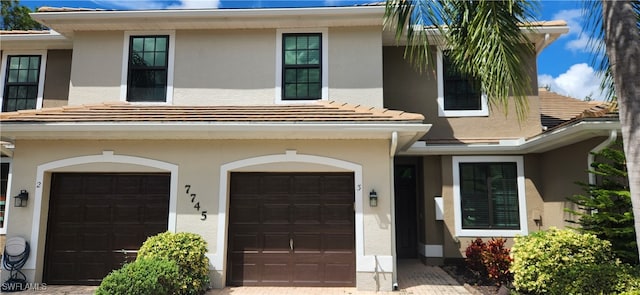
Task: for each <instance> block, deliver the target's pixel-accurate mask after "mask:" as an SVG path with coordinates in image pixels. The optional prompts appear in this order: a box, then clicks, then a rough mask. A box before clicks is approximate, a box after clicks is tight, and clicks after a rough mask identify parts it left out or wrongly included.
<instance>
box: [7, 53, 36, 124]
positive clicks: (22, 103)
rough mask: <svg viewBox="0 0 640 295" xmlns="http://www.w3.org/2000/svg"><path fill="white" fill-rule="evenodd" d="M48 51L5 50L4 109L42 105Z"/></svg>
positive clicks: (29, 108) (11, 110) (10, 109)
mask: <svg viewBox="0 0 640 295" xmlns="http://www.w3.org/2000/svg"><path fill="white" fill-rule="evenodd" d="M46 59H47V54H46V51H44V50H42V51H35V52H17V53H12V52H5V53H4V54H3V55H2V69H1V73H2V77H1V80H0V81H1V82H0V83H2V87H1V88H2V111H3V112H13V111H19V110H31V109H39V108H41V107H42V95H43V92H44V74H45V65H46Z"/></svg>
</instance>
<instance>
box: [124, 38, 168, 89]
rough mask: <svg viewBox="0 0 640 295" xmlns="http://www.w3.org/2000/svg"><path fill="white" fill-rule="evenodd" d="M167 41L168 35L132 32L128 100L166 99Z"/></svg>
mask: <svg viewBox="0 0 640 295" xmlns="http://www.w3.org/2000/svg"><path fill="white" fill-rule="evenodd" d="M168 41H169V36H131V40H130V41H129V45H130V49H129V75H128V81H127V100H128V101H132V102H134V101H149V102H164V101H166V99H167V65H168V61H169V60H168V54H167V53H168V51H169V42H168Z"/></svg>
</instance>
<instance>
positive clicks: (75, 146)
mask: <svg viewBox="0 0 640 295" xmlns="http://www.w3.org/2000/svg"><path fill="white" fill-rule="evenodd" d="M383 14H384V7H383V6H355V7H326V8H291V9H238V10H234V9H228V10H226V9H220V10H216V9H214V10H206V9H205V10H158V11H92V10H80V9H51V8H48V9H41V10H40V12H38V13H35V14H32V16H33V18H34V19H36V20H37V21H39V22H40V23H42V24H44V25H46V26H47V27H49V28H51V29H52V31H46V32H11V33H9V32H4V33H3V34H2V35H1V36H0V38H1V39H2V40H1V41H2V43H1V44H2V47H1V48H2V64H1V70H0V84H1V85H0V91H2V95H1V97H2V98H1V99H2V114H1V115H0V123H1V136H2V144H3V147H2V163H3V166H2V167H3V172H2V175H3V180H2V181H3V187H4V186H6V188H5V191H6V192H5V195H6V196H7V198H6V199H7V200H6V202H7V203H6V204H7V206H6V207H5V209H6V212H3V213H4V218H5V219H4V220H3V222H4V226H3V228H2V230H3V233H6V235H7V237H10V236H21V237H23V238H25V239H26V240H27V241H28V242H29V243H30V246H31V255H30V257H29V260H28V262H27V264H26V265H25V267H24V269H23V272H24V273H25V274H27V276H28V279H29V280H30V281H34V282H45V283H47V284H98V283H99V282H100V280H101V278H102V277H104V276H105V275H106V274H107V273H108V272H109V271H111V270H113V269H115V268H118V267H119V266H120V265H121V263H122V262H123V261H124V260H125V259H126V258H127V257H129V258H130V257H131V256H132V255H133V253H134V252H133V251H135V250H136V249H138V247H139V246H140V244H141V243H142V242H143V241H144V240H145V239H146V238H147V237H148V236H150V235H153V234H156V233H159V232H163V231H167V230H168V231H176V232H181V231H186V232H193V233H198V234H200V235H202V236H203V237H204V238H205V239H206V241H207V242H208V249H209V254H208V257H209V258H210V261H211V265H210V269H211V278H212V283H213V287H216V288H219V287H222V286H225V285H270V286H273V285H275V286H290V285H295V286H357V287H358V289H363V290H390V289H392V288H393V286H394V283H395V282H396V274H397V263H396V262H397V259H401V258H415V259H418V258H420V259H422V260H423V261H425V262H426V263H432V264H440V263H444V262H445V260H446V259H455V258H461V257H463V256H462V255H463V252H464V249H465V248H466V246H467V244H468V241H469V240H471V239H473V238H475V237H514V236H515V235H526V234H527V233H529V232H531V231H535V230H538V229H540V228H547V227H549V226H563V225H564V213H563V207H564V206H565V197H567V196H569V195H571V194H573V193H577V192H580V188H579V187H577V186H574V185H573V182H574V181H576V180H585V181H586V178H587V174H586V172H585V170H586V168H587V160H588V155H589V151H590V150H592V149H594V148H596V147H597V146H598V145H599V144H601V143H602V142H604V141H605V140H607V138H608V137H609V136H610V134H614V135H615V134H616V130H618V129H619V123H618V121H617V119H616V118H615V116H596V117H594V118H574V117H575V116H576V115H578V114H580V112H581V111H582V110H583V109H588V108H590V107H591V106H590V105H588V104H583V103H580V104H579V105H578V106H577V107H576V106H574V107H572V108H573V109H576V108H579V110H578V112H577V113H574V114H571V115H570V116H569V117H560V116H558V117H555V118H557V119H555V120H554V116H556V113H554V112H557V111H560V110H562V109H561V108H559V107H557V106H559V105H565V102H567V103H568V101H570V100H571V99H568V98H558V97H557V96H555V95H553V94H549V93H547V92H540V93H539V92H538V88H537V85H536V84H535V80H536V79H535V76H536V72H537V71H536V62H535V61H536V56H531V57H530V62H529V63H527V64H525V65H523V66H526V67H528V68H530V71H531V76H532V79H531V80H532V81H534V82H532V85H531V93H530V96H529V106H530V112H529V113H528V117H527V118H526V119H525V120H524V121H522V122H519V121H518V120H517V118H515V117H514V116H513V115H512V114H514V112H510V113H509V114H510V115H508V116H505V113H504V112H503V111H502V110H499V109H490V108H489V107H488V105H487V98H486V96H484V95H483V94H482V93H477V92H474V91H472V90H473V89H472V88H469V87H465V86H464V85H466V84H468V82H469V81H466V80H465V79H462V78H461V77H457V76H455V74H447V75H444V74H443V73H448V72H450V71H447V70H446V69H447V67H450V65H449V64H448V63H447V59H446V55H443V54H442V52H438V53H437V54H436V55H437V56H436V60H437V67H436V69H435V70H434V71H433V72H432V73H431V72H430V73H428V74H419V73H417V72H416V71H415V70H414V69H413V68H412V67H411V66H410V65H409V64H408V63H407V62H406V61H405V60H404V59H403V47H402V44H400V45H398V44H396V42H395V40H394V39H393V36H392V34H391V33H389V32H385V31H383V27H382V18H383ZM532 28H533V32H531V33H528V34H529V37H530V39H531V41H532V42H534V43H535V45H536V48H537V50H538V52H539V51H540V50H542V49H543V48H544V47H545V46H547V45H548V44H549V43H550V42H552V41H553V40H555V39H556V38H558V37H559V36H560V35H561V34H563V33H565V32H567V30H568V28H567V26H566V24H564V23H563V22H544V23H539V24H533V25H532ZM451 72H455V71H451ZM465 83H466V84H465ZM543 93H546V94H545V95H546V96H548V98H547V99H546V100H545V99H544V98H543V95H542V94H543ZM547 100H548V101H549V102H550V103H549V104H547V105H549V106H550V108H549V109H545V108H544V106H545V101H547ZM554 103H555V104H556V107H554V106H553V104H554ZM541 106H543V107H541ZM541 110H542V111H544V113H541ZM562 114H564V113H562ZM23 191H24V192H25V193H27V194H28V200H27V202H26V205H25V206H22V207H15V206H14V205H13V199H14V198H13V197H14V196H17V195H20V193H21V192H23ZM23 195H24V194H23ZM9 202H10V203H9ZM3 275H4V276H6V274H5V273H3Z"/></svg>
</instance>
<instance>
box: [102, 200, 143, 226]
mask: <svg viewBox="0 0 640 295" xmlns="http://www.w3.org/2000/svg"><path fill="white" fill-rule="evenodd" d="M109 208H113V222H115V223H120V224H122V223H133V224H138V223H140V220H141V219H142V216H141V214H140V213H142V212H141V210H140V205H138V204H130V203H124V202H123V203H116V204H112V205H110V206H109Z"/></svg>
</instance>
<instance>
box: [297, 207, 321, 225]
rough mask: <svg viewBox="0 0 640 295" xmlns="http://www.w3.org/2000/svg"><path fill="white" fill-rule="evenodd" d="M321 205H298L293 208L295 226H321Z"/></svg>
mask: <svg viewBox="0 0 640 295" xmlns="http://www.w3.org/2000/svg"><path fill="white" fill-rule="evenodd" d="M321 220H322V205H321V204H296V205H294V206H293V223H295V224H321V223H322V222H321Z"/></svg>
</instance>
